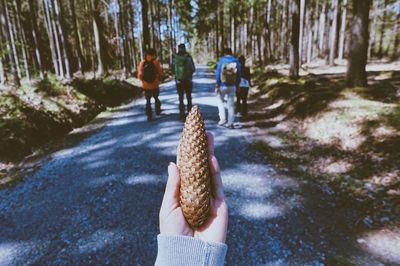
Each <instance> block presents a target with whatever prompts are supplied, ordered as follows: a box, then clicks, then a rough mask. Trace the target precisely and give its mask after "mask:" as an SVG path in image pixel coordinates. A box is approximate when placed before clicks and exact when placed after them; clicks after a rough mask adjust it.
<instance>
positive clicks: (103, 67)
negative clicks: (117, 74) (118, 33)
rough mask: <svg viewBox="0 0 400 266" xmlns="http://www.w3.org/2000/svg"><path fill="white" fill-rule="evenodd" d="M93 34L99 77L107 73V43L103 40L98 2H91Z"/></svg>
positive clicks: (97, 74) (96, 0) (95, 0)
mask: <svg viewBox="0 0 400 266" xmlns="http://www.w3.org/2000/svg"><path fill="white" fill-rule="evenodd" d="M92 8H93V32H94V39H95V44H96V55H97V70H96V76H97V77H101V76H103V75H104V74H105V73H107V71H108V51H107V41H106V40H105V39H104V34H103V30H104V27H103V23H102V20H101V16H100V7H99V0H93V7H92Z"/></svg>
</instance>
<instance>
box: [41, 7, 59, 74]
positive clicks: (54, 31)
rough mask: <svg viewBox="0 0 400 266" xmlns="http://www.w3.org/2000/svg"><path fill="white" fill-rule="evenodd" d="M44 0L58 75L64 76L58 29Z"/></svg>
mask: <svg viewBox="0 0 400 266" xmlns="http://www.w3.org/2000/svg"><path fill="white" fill-rule="evenodd" d="M43 1H44V8H45V10H46V15H47V16H48V20H49V28H50V29H51V32H52V36H53V38H54V44H55V51H56V58H57V59H56V62H57V64H58V71H59V72H58V76H59V77H60V78H64V67H63V63H62V55H61V48H60V42H59V39H58V30H57V26H56V23H55V19H54V14H52V12H50V9H49V3H48V2H47V0H43Z"/></svg>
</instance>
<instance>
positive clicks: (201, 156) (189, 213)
mask: <svg viewBox="0 0 400 266" xmlns="http://www.w3.org/2000/svg"><path fill="white" fill-rule="evenodd" d="M178 167H179V173H180V177H181V188H180V204H181V207H182V211H183V215H184V216H185V218H186V221H187V222H188V223H189V225H190V226H191V227H193V228H198V227H200V226H202V225H203V224H204V223H205V222H206V221H207V218H208V216H209V214H210V193H211V191H210V189H211V188H210V180H211V172H210V168H209V164H208V140H207V134H206V129H205V125H204V121H203V117H202V116H201V113H200V108H199V107H198V106H195V107H193V108H192V110H191V111H190V113H189V114H188V116H187V118H186V122H185V125H184V127H183V133H182V137H181V140H180V143H179V147H178Z"/></svg>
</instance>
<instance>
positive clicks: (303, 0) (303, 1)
mask: <svg viewBox="0 0 400 266" xmlns="http://www.w3.org/2000/svg"><path fill="white" fill-rule="evenodd" d="M305 8H306V0H300V33H299V61H300V64H301V63H302V62H303V35H304V13H305Z"/></svg>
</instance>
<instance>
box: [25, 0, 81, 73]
mask: <svg viewBox="0 0 400 266" xmlns="http://www.w3.org/2000/svg"><path fill="white" fill-rule="evenodd" d="M31 1H32V0H31ZM69 3H70V6H71V12H72V25H73V27H74V35H75V42H76V43H75V47H76V52H77V54H78V58H77V59H78V70H79V72H80V73H81V74H83V71H84V70H85V67H86V66H85V59H84V57H83V53H82V38H81V34H80V32H79V27H78V20H77V19H76V11H75V0H69Z"/></svg>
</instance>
